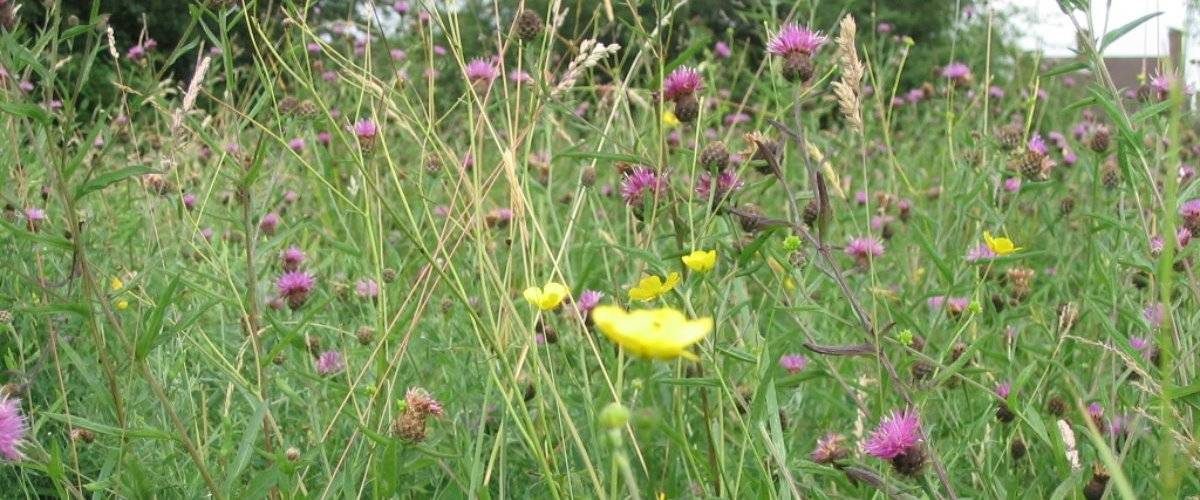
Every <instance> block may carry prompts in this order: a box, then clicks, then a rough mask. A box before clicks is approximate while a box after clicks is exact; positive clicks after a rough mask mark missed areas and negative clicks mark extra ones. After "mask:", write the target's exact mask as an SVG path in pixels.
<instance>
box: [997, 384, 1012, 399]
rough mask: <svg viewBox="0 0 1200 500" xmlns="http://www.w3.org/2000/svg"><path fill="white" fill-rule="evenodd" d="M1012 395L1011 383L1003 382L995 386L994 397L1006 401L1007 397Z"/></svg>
mask: <svg viewBox="0 0 1200 500" xmlns="http://www.w3.org/2000/svg"><path fill="white" fill-rule="evenodd" d="M1011 393H1012V383H1010V382H1009V381H1007V380H1005V381H1003V382H1000V383H999V384H996V397H998V398H1000V399H1008V395H1009V394H1011Z"/></svg>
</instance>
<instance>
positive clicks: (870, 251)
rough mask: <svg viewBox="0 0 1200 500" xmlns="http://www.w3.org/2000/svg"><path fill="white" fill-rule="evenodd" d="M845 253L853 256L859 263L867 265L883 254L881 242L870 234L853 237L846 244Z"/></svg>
mask: <svg viewBox="0 0 1200 500" xmlns="http://www.w3.org/2000/svg"><path fill="white" fill-rule="evenodd" d="M846 255H849V256H851V257H854V260H856V261H857V262H858V263H859V265H867V264H868V263H870V261H871V260H872V259H876V258H879V257H881V256H883V243H882V242H880V241H879V240H877V239H875V238H874V237H871V236H865V237H861V238H854V239H851V240H850V243H848V244H847V245H846Z"/></svg>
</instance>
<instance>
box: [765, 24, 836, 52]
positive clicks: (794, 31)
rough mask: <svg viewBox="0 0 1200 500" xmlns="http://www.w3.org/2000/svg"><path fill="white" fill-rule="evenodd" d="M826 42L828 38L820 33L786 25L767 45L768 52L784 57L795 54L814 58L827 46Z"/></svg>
mask: <svg viewBox="0 0 1200 500" xmlns="http://www.w3.org/2000/svg"><path fill="white" fill-rule="evenodd" d="M825 41H826V37H825V36H824V35H822V34H821V33H820V32H817V31H812V30H809V29H808V28H805V27H801V26H799V25H797V24H795V23H791V24H786V25H784V26H783V27H782V28H780V29H779V33H777V34H775V37H773V38H771V41H770V42H768V43H767V52H769V53H771V54H773V55H777V56H782V57H788V56H791V55H794V54H803V55H806V56H812V55H813V54H814V53H816V52H817V50H820V48H821V46H822V45H825Z"/></svg>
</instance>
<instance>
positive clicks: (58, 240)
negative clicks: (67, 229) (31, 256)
mask: <svg viewBox="0 0 1200 500" xmlns="http://www.w3.org/2000/svg"><path fill="white" fill-rule="evenodd" d="M0 228H4V229H7V230H8V231H9V232H11V233H12V234H13V236H16V237H17V238H20V239H23V240H29V241H35V242H38V243H43V244H46V245H50V246H53V247H58V248H61V249H63V250H71V249H72V248H74V245H72V244H71V242H70V241H67V239H66V238H62V237H58V236H50V235H47V234H46V233H35V232H32V231H27V230H25V228H23V227H18V226H17V225H16V224H13V223H11V222H9V221H6V220H4V219H0Z"/></svg>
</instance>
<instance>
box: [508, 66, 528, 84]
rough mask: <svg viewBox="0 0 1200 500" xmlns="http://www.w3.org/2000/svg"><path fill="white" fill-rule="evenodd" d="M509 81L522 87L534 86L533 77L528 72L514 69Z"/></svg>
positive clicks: (510, 73)
mask: <svg viewBox="0 0 1200 500" xmlns="http://www.w3.org/2000/svg"><path fill="white" fill-rule="evenodd" d="M508 80H509V81H511V82H513V83H519V84H522V85H533V76H532V75H530V74H529V72H528V71H522V70H519V69H514V70H512V71H510V72H508Z"/></svg>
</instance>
